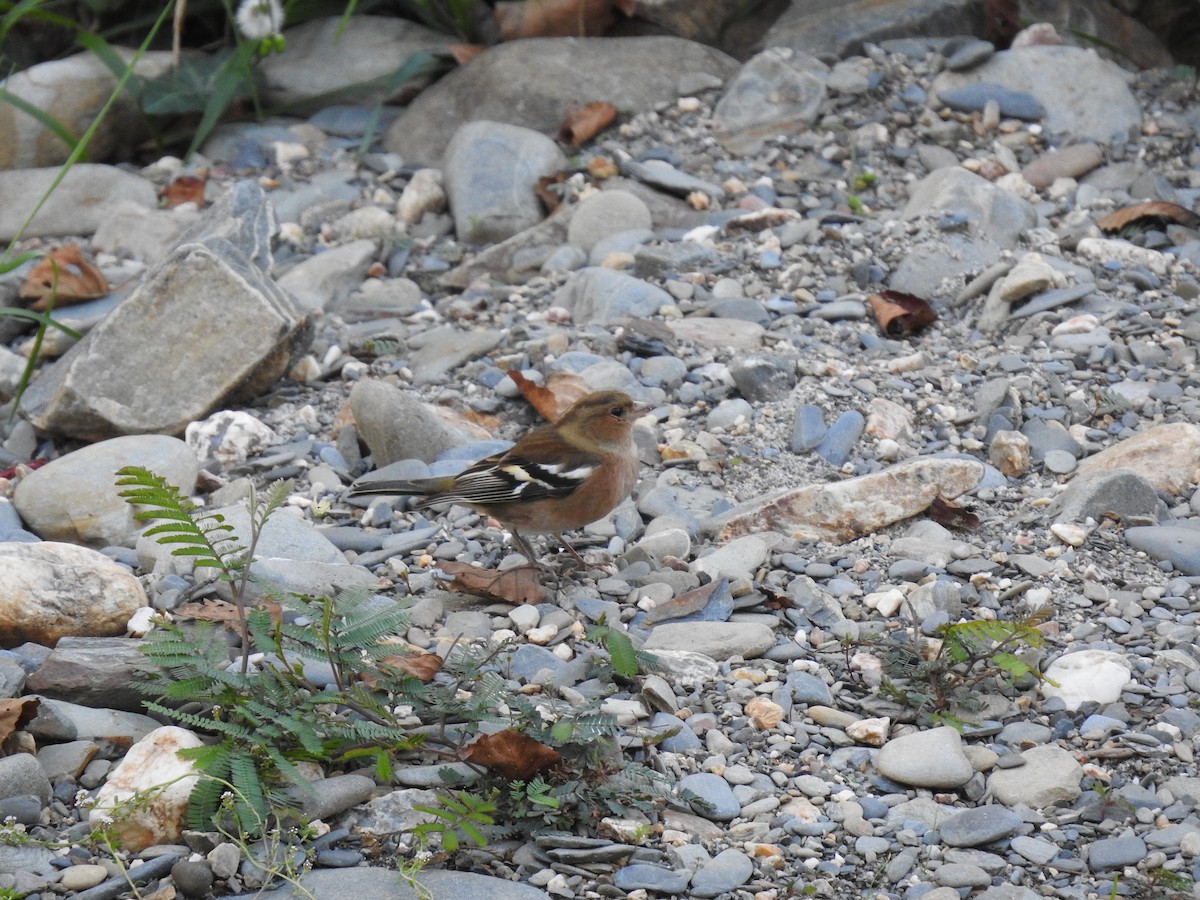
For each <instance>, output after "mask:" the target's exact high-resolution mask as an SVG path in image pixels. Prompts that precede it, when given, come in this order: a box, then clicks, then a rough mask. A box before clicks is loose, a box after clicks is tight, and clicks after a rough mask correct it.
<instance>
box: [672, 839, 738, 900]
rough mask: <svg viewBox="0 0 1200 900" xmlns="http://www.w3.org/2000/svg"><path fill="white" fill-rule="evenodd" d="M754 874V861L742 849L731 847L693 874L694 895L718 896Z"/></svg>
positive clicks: (692, 894)
mask: <svg viewBox="0 0 1200 900" xmlns="http://www.w3.org/2000/svg"><path fill="white" fill-rule="evenodd" d="M753 874H754V863H753V862H751V861H750V857H748V856H746V854H745V853H743V852H742V851H741V850H736V849H734V848H733V847H729V848H727V849H725V850H722V851H721V852H720V853H718V854H717V855H716V856H714V857H713V858H712V859H710V860H708V861H707V862H705V863H703V864H701V866H700V868H698V869H697V870H696V874H695V875H693V876H692V887H691V890H690V891H688V894H689V895H690V896H692V897H716V896H718V895H719V894H725V893H728V892H729V891H732V890H734V889H736V888H738V887H739V886H741V885H743V884H745V883H746V882H747V881H749V880H750V876H751V875H753Z"/></svg>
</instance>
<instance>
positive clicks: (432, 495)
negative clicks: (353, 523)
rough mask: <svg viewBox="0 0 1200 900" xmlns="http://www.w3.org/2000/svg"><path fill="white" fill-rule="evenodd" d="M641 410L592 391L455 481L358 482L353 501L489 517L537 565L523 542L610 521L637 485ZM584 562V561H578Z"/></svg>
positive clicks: (625, 399) (622, 398)
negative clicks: (450, 508) (388, 501)
mask: <svg viewBox="0 0 1200 900" xmlns="http://www.w3.org/2000/svg"><path fill="white" fill-rule="evenodd" d="M646 410H647V407H642V406H639V405H637V404H636V403H634V401H633V399H632V398H630V397H629V395H628V394H625V393H623V392H621V391H596V392H594V393H591V394H588V395H587V396H585V397H582V398H581V399H579V400H578V401H576V402H575V404H574V405H573V406H571V408H570V409H568V410H567V411H566V412H565V413H563V414H562V416H561V417H560V418H559V420H558V421H557V422H553V423H551V424H549V425H543V426H541V427H540V428H535V429H533V430H532V431H530V432H528V433H527V434H525V436H524V437H522V438H521V439H520V440H519V441H517V443H516V444H514V445H513V446H512V447H510V448H509V449H508V450H505V451H504V452H502V453H497V454H494V455H492V456H489V457H486V458H485V459H481V460H479V461H478V462H476V463H474V464H473V465H471V466H470V467H468V468H467V469H465V470H464V471H462V472H460V473H458V474H457V475H449V476H445V477H441V478H422V479H416V480H412V481H363V482H359V483H357V484H355V485H353V486H352V487H351V491H350V495H351V496H363V495H370V494H394V495H410V496H419V497H421V498H422V499H421V501H420V502H419V503H418V504H416V508H417V509H423V508H425V507H427V506H433V505H435V504H439V503H460V504H462V505H463V506H468V507H470V508H471V509H474V510H476V511H477V512H481V513H485V514H487V515H490V516H494V517H495V518H496V519H498V520H499V521H500V522H502V523H503V524H504V525H505V526H506V527H507V528H508V529H509V530H510V531H512V534H513V540H514V541H515V542H516V544H517V546H518V547H519V548H520V550H521V553H522V554H524V556H525V558H526V559H528V560H529V561H530V562H533V563H536V562H537V559H536V558H535V557H534V554H533V551H532V550H531V549H530V547H529V544H528V542H527V541H526V540H525V538H524V536H523V535H524V534H555V535H558V536H559V537H560V538H561V539H562V541H563V544H564V545H565V546H566V547H567V549H568V550H569V551H570V553H571V555H572V556H574V557H575V558H576V559H579V555H578V554H577V553H576V552H575V550H574V549H573V548H572V547H571V545H570V544H568V543H567V541H566V539H565V538H563V537H562V535H563V532H566V531H574V530H575V529H577V528H582V527H583V526H584V525H588V524H590V523H591V522H595V521H596V520H597V519H602V518H604V517H605V516H606V515H608V514H609V513H610V512H611V511H612V510H613V509H614V508H615V507H616V506H617V505H618V504H619V503H620V502H621V501H622V500H624V499H625V498H626V497H628V496H629V494H630V493H631V492H632V491H633V487H634V485H635V484H636V483H637V475H638V455H637V447H636V445H635V444H634V442H633V421H634V419H636V418H637V417H638V416H639V415H641V414H642V413H644V412H646ZM580 562H582V560H580Z"/></svg>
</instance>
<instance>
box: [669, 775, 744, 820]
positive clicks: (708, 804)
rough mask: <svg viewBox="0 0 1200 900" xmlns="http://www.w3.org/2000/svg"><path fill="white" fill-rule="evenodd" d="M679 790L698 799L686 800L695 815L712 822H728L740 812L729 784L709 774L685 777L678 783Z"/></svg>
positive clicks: (738, 804) (740, 806)
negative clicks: (689, 793)
mask: <svg viewBox="0 0 1200 900" xmlns="http://www.w3.org/2000/svg"><path fill="white" fill-rule="evenodd" d="M679 788H680V790H683V791H689V792H691V793H692V794H695V795H696V797H697V798H698V800H694V799H689V800H688V802H689V803H690V804H691V807H692V811H693V812H694V813H696V815H698V816H703V817H704V818H706V819H711V820H712V821H714V822H728V821H729V820H730V819H732V818H734V817H735V816H736V815H737V814H738V813H740V812H741V811H742V804H740V803H738V800H737V797H735V796H734V794H733V788H731V787H730V786H729V782H727V781H726V780H725V779H724V778H722V777H721V776H719V775H713V774H712V773H711V772H697V773H695V774H693V775H685V776H684V777H683V778H682V779H680V781H679Z"/></svg>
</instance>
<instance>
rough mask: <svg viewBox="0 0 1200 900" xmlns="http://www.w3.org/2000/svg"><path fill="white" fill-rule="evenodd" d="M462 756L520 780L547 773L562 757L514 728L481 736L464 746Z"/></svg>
mask: <svg viewBox="0 0 1200 900" xmlns="http://www.w3.org/2000/svg"><path fill="white" fill-rule="evenodd" d="M459 756H460V757H461V758H462V759H464V760H466V761H467V762H472V763H475V765H477V766H483V767H484V768H487V769H490V770H491V771H493V772H497V773H498V774H500V775H501V776H502V777H504V778H508V779H513V780H518V781H527V780H528V779H530V778H532V777H533V776H534V775H537V774H538V773H539V772H544V771H545V770H546V769H548V768H550V767H551V766H552V765H554V764H555V763H556V762H558V760H559V758H560V754H559V752H558V751H557V750H555V749H553V748H551V747H547V746H546V745H545V744H542V743H540V742H538V741H535V740H534V739H533V738H531V737H529V736H528V735H524V734H521V732H519V731H512V730H511V729H510V730H507V731H497V732H496V733H495V734H485V735H481V736H480V738H479V740H477V741H475V743H473V744H471V745H470V746H467V747H464V748H463V749H462V751H461V752H460V753H459Z"/></svg>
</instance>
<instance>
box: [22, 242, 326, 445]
mask: <svg viewBox="0 0 1200 900" xmlns="http://www.w3.org/2000/svg"><path fill="white" fill-rule="evenodd" d="M214 321H219V322H221V323H222V326H221V327H220V328H212V327H207V326H205V325H201V324H198V323H209V322H214ZM308 340H309V331H308V328H307V323H306V322H305V321H304V320H303V319H301V318H300V316H299V315H298V313H297V312H296V309H295V307H294V305H293V304H292V302H291V300H289V299H288V298H287V296H286V295H285V294H284V293H283V292H282V291H280V289H279V288H278V287H276V286H275V284H274V282H272V281H270V280H269V279H268V278H267V277H266V276H265V275H264V274H263V273H262V271H261V270H260V269H259V268H258V267H257V266H255V265H253V264H252V263H251V262H250V261H249V260H248V259H247V258H246V257H245V255H243V253H242V252H241V251H240V250H239V249H238V248H237V247H236V246H235V245H233V244H231V243H229V242H227V241H225V240H223V239H221V238H213V239H211V240H209V241H207V242H206V243H191V244H183V245H181V246H178V247H176V248H175V250H174V251H172V252H171V253H170V254H169V255H168V256H167V257H166V258H165V259H164V260H163V261H162V263H161V264H159V265H158V266H156V267H155V268H153V269H151V270H150V271H149V272H147V274H146V277H145V278H144V279H143V280H142V282H141V283H140V284H139V285H138V286H137V287H135V288H134V289H133V291H132V292H131V293H130V295H129V296H128V297H127V298H126V299H125V300H124V301H123V302H122V303H121V304H120V305H119V306H118V307H117V308H116V309H115V310H114V311H113V312H112V313H111V314H110V315H109V316H108V317H107V318H105V319H104V320H103V321H102V322H101V323H100V324H99V325H97V326H96V327H95V328H94V329H93V330H92V331H91V332H90V333H89V334H88V335H87V336H86V337H84V339H83V340H82V341H80V342H79V343H78V344H76V345H75V346H74V347H72V348H71V349H70V351H68V352H67V354H66V355H65V356H64V357H63V358H62V359H60V360H58V362H56V363H55V364H54V365H52V366H51V367H50V368H49V369H48V370H47V371H45V372H44V373H43V374H42V376H41V377H40V378H38V379H37V380H36V381H34V383H33V384H32V385H31V386H30V388H29V390H28V391H27V392H26V394H25V401H24V407H23V412H24V413H25V415H26V416H27V417H28V418H29V419H30V421H32V422H33V423H34V424H35V425H37V426H38V427H39V428H42V429H45V430H47V431H54V432H59V433H62V434H67V435H70V436H72V437H76V438H80V439H83V440H100V439H103V438H107V437H112V436H114V435H119V434H143V433H152V432H158V433H163V434H179V433H181V432H182V431H183V430H184V428H185V427H186V426H187V425H188V424H189V423H190V422H193V421H195V420H197V419H202V418H204V417H205V416H206V415H207V414H208V413H209V412H211V411H212V410H213V409H215V408H216V407H217V406H218V405H220V404H223V403H233V402H236V399H237V398H239V397H243V398H249V397H254V396H257V395H258V394H261V393H262V392H264V391H265V390H266V389H267V388H269V387H270V386H271V385H272V384H274V383H275V382H276V381H277V380H278V379H279V377H280V376H281V375H283V374H284V373H285V372H287V371H288V369H290V368H291V364H292V360H293V359H294V358H297V357H298V355H299V353H300V351H301V350H302V349H303V348H305V347H307V344H308ZM115 359H119V360H121V365H120V366H114V365H113V364H112V360H115ZM130 372H140V373H143V374H144V375H149V376H150V377H152V378H153V379H154V390H153V391H147V390H145V389H144V387H143V382H142V380H141V379H140V378H130V377H129V375H128V373H130Z"/></svg>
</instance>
